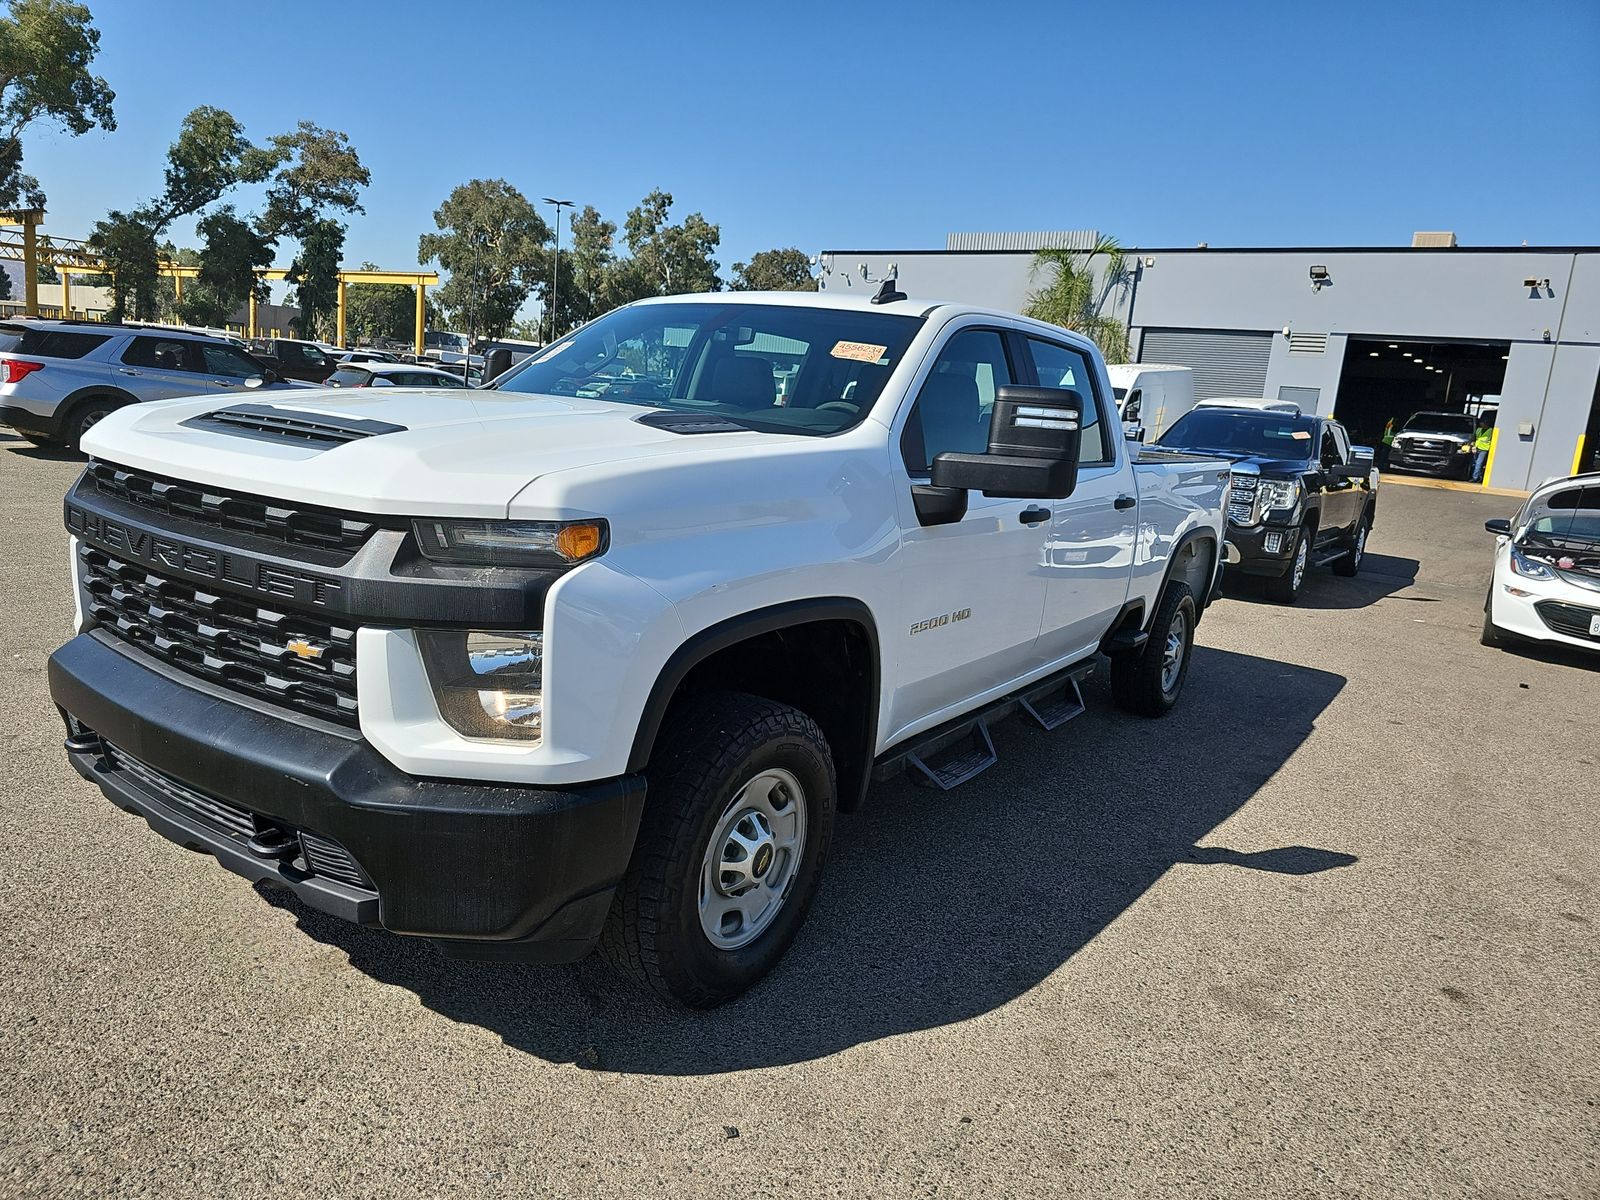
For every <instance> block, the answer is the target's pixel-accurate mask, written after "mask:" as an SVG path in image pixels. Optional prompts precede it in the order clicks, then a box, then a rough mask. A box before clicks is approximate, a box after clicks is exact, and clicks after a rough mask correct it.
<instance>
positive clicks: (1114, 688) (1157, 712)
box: [1111, 583, 1195, 717]
mask: <svg viewBox="0 0 1600 1200" xmlns="http://www.w3.org/2000/svg"><path fill="white" fill-rule="evenodd" d="M1194 622H1195V605H1194V593H1192V592H1191V591H1190V590H1189V587H1188V585H1187V584H1183V583H1169V584H1168V585H1167V590H1166V591H1165V592H1163V593H1162V596H1161V604H1160V606H1159V607H1158V608H1157V609H1156V617H1155V620H1154V621H1152V622H1151V623H1150V637H1149V640H1148V641H1146V642H1145V644H1144V648H1143V649H1142V650H1140V651H1139V652H1138V653H1137V654H1129V655H1122V656H1119V657H1117V658H1114V659H1112V660H1111V698H1112V699H1113V700H1114V701H1115V702H1116V705H1117V707H1118V708H1121V709H1123V710H1125V711H1127V712H1132V713H1138V714H1139V715H1140V716H1145V717H1164V716H1166V715H1167V713H1169V712H1170V711H1171V710H1172V706H1173V705H1174V704H1176V703H1177V702H1178V696H1179V695H1180V694H1181V693H1182V691H1183V681H1184V680H1185V679H1186V678H1188V675H1189V659H1190V657H1191V656H1192V654H1193V651H1194Z"/></svg>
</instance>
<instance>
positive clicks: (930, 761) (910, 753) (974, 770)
mask: <svg viewBox="0 0 1600 1200" xmlns="http://www.w3.org/2000/svg"><path fill="white" fill-rule="evenodd" d="M1093 673H1094V662H1093V660H1090V661H1086V662H1081V663H1078V664H1077V665H1075V666H1073V667H1071V668H1069V669H1067V670H1066V671H1063V672H1061V673H1060V674H1058V675H1055V676H1052V677H1051V678H1049V679H1046V680H1045V681H1043V682H1042V683H1036V684H1033V685H1031V686H1030V687H1028V688H1026V689H1025V690H1023V691H1020V692H1013V693H1011V694H1010V695H1009V696H1004V697H1002V698H1001V699H999V700H996V701H994V702H993V703H992V704H990V705H988V706H987V707H986V708H983V709H982V710H980V711H979V712H977V713H973V714H969V715H967V716H965V717H959V718H957V719H956V720H954V721H951V722H949V723H948V724H946V725H944V726H942V727H940V728H939V729H936V730H933V731H932V732H931V733H926V734H923V735H921V737H920V738H919V739H918V740H917V741H915V742H914V743H913V744H912V745H910V746H908V747H904V748H902V749H896V750H891V751H889V752H888V753H887V754H885V755H883V756H882V757H881V758H880V759H879V760H878V762H877V764H876V765H875V766H874V768H873V772H872V775H873V778H874V779H878V780H884V779H889V778H891V777H892V776H894V775H897V774H899V773H900V772H901V771H906V772H908V773H909V774H910V776H911V782H912V783H915V784H916V785H917V786H919V787H928V788H937V789H939V790H940V791H942V792H948V791H950V790H951V789H952V788H957V787H960V786H961V785H962V784H963V783H966V782H967V781H968V780H970V779H972V778H974V777H975V776H978V775H981V774H982V773H983V772H984V771H987V770H988V769H989V768H990V767H992V766H994V764H995V763H997V762H999V761H1000V756H999V755H998V754H996V753H995V748H994V739H993V738H992V737H991V736H990V735H989V726H990V724H991V723H993V722H995V721H999V720H1002V719H1003V718H1005V717H1008V716H1010V715H1011V713H1012V712H1013V711H1015V710H1016V709H1019V708H1020V709H1022V710H1023V711H1025V712H1026V713H1027V714H1028V715H1029V716H1031V717H1032V718H1033V719H1034V720H1035V721H1037V722H1038V723H1039V725H1040V727H1041V728H1044V729H1046V730H1051V729H1059V728H1060V727H1061V726H1063V725H1065V724H1066V723H1067V722H1068V721H1070V720H1072V718H1073V717H1076V716H1078V715H1080V714H1081V713H1083V712H1084V711H1085V707H1086V706H1085V705H1084V702H1083V691H1082V688H1081V686H1080V685H1081V684H1082V682H1083V680H1085V679H1087V678H1088V677H1089V676H1090V675H1091V674H1093Z"/></svg>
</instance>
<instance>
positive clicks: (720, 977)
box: [602, 692, 835, 1008]
mask: <svg viewBox="0 0 1600 1200" xmlns="http://www.w3.org/2000/svg"><path fill="white" fill-rule="evenodd" d="M657 745H658V747H660V748H661V749H660V751H659V755H660V757H659V759H658V760H657V761H655V762H652V764H651V765H650V767H649V768H648V770H647V771H646V775H647V777H648V781H649V789H648V792H647V796H648V799H647V800H646V804H645V813H644V819H643V822H642V824H641V826H640V829H639V840H638V843H637V845H636V846H635V848H634V853H633V861H632V863H630V864H629V867H628V875H627V878H626V879H625V880H624V881H623V883H622V886H621V887H620V888H618V890H617V896H616V899H615V901H614V902H613V904H612V908H611V914H610V917H609V918H608V920H607V923H606V931H605V936H604V938H603V940H602V949H603V951H604V953H605V955H606V957H607V958H608V959H610V961H611V962H612V964H613V965H614V966H616V967H618V968H619V969H621V970H622V971H624V972H625V973H627V974H630V975H632V976H634V977H635V978H637V979H639V980H640V981H641V982H643V983H644V984H646V985H647V986H649V987H651V988H652V989H654V990H655V991H657V992H659V993H661V994H662V995H663V996H665V997H667V998H668V999H671V1000H675V1001H677V1002H678V1003H680V1004H684V1005H687V1006H688V1007H690V1008H711V1007H714V1006H715V1005H718V1004H722V1003H724V1002H725V1001H728V1000H731V999H733V998H734V997H735V996H737V995H739V994H740V993H741V992H743V991H745V990H746V989H747V988H749V987H751V986H752V985H753V984H754V983H755V982H756V981H757V980H759V979H760V978H761V977H762V976H763V975H765V974H766V973H767V972H768V971H769V970H771V969H772V967H773V966H774V965H775V964H776V963H777V961H778V960H779V959H780V958H782V957H783V954H784V951H786V950H787V949H788V948H789V944H790V943H791V942H792V941H793V940H794V938H795V935H796V934H797V933H798V932H799V931H800V926H801V925H802V924H803V923H804V921H805V918H806V912H807V910H808V909H809V908H810V907H811V901H812V899H813V898H814V897H815V896H816V893H817V887H818V884H819V883H820V882H821V878H822V866H823V862H824V860H825V859H826V858H827V853H828V843H829V842H830V840H831V839H832V836H833V813H834V799H835V781H834V770H833V758H832V755H831V753H830V752H829V749H828V743H827V740H826V739H825V738H824V737H823V736H822V731H821V730H819V729H818V728H817V726H816V723H815V722H814V721H812V720H811V718H810V717H808V716H806V715H805V714H804V713H802V712H800V711H799V710H798V709H795V708H791V707H789V706H788V705H786V704H778V703H776V702H774V701H771V700H764V699H761V698H760V697H757V696H749V695H744V694H740V693H732V692H727V693H717V694H711V695H706V696H699V697H693V698H691V699H689V700H687V701H685V702H684V703H683V704H682V706H681V707H680V708H679V709H678V710H677V711H676V712H674V714H673V715H672V717H671V718H669V720H668V721H667V723H666V724H665V725H664V726H663V727H662V730H661V736H660V738H659V739H658V741H657Z"/></svg>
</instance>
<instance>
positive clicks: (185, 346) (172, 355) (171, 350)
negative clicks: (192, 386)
mask: <svg viewBox="0 0 1600 1200" xmlns="http://www.w3.org/2000/svg"><path fill="white" fill-rule="evenodd" d="M193 348H194V343H192V342H185V341H179V340H178V339H177V338H162V337H136V338H134V339H133V341H131V342H129V343H128V348H127V349H126V350H124V351H123V352H122V361H123V362H125V363H127V364H128V365H129V366H130V367H149V368H150V369H151V370H153V371H199V370H201V369H202V367H201V364H200V363H199V362H198V361H197V360H198V358H199V356H198V355H193V354H191V353H190V352H191V351H192V350H193Z"/></svg>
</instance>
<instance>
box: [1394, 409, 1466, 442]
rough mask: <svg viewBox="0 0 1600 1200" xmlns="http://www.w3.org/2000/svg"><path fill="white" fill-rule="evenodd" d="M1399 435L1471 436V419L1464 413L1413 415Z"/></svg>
mask: <svg viewBox="0 0 1600 1200" xmlns="http://www.w3.org/2000/svg"><path fill="white" fill-rule="evenodd" d="M1400 432H1401V433H1451V434H1454V435H1455V436H1457V437H1471V436H1472V418H1471V417H1469V416H1467V415H1466V414H1465V413H1415V414H1413V416H1412V418H1411V419H1410V420H1409V421H1407V422H1406V425H1405V428H1404V429H1402V430H1401V431H1400Z"/></svg>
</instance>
